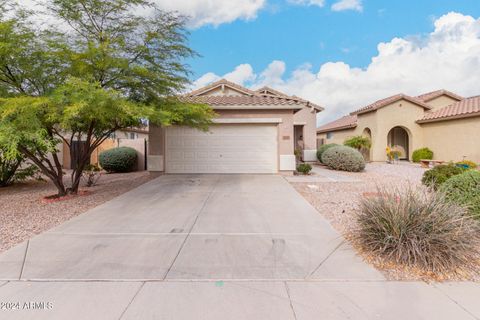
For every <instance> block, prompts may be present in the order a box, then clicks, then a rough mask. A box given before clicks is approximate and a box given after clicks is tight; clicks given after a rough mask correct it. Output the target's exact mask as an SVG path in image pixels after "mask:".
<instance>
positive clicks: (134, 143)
mask: <svg viewBox="0 0 480 320" xmlns="http://www.w3.org/2000/svg"><path fill="white" fill-rule="evenodd" d="M147 143H148V126H145V127H142V128H125V129H122V130H118V131H116V132H114V133H113V134H112V135H111V138H110V139H107V140H105V141H104V142H103V143H102V144H101V145H100V146H99V147H98V148H97V149H95V150H94V151H93V152H92V155H91V156H90V164H95V165H98V164H99V160H98V156H99V155H100V153H101V152H102V151H105V150H109V149H112V148H117V147H130V148H133V149H135V150H136V151H137V163H138V166H137V170H140V171H141V170H146V161H145V160H146V157H145V154H146V153H147V152H146V150H147ZM83 145H84V142H83V141H74V142H73V148H74V149H73V157H76V156H78V154H79V152H78V151H79V149H80V148H82V147H83ZM59 150H60V151H61V152H60V154H61V157H60V158H61V159H62V161H63V163H62V164H63V168H64V169H72V168H74V166H75V164H76V161H75V160H73V161H72V155H71V152H70V148H69V147H68V145H67V144H66V143H65V142H63V143H62V145H61V146H60V147H59Z"/></svg>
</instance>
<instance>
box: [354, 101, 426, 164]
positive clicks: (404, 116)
mask: <svg viewBox="0 0 480 320" xmlns="http://www.w3.org/2000/svg"><path fill="white" fill-rule="evenodd" d="M376 113H377V115H376V117H377V119H378V121H376V128H375V129H372V142H373V143H372V144H373V148H372V151H371V156H372V160H373V161H384V160H385V159H386V155H385V148H386V147H387V143H388V140H387V138H388V132H389V131H390V130H391V129H392V128H394V127H397V126H398V127H402V128H404V129H405V130H406V131H407V132H408V136H409V156H408V158H409V159H411V157H412V153H413V150H415V149H418V148H421V147H423V146H424V142H423V131H422V127H421V126H420V125H418V124H417V123H416V121H417V120H418V119H421V118H422V116H423V114H424V109H423V108H422V107H419V106H417V105H415V104H413V103H411V102H409V101H406V100H400V101H398V102H395V103H393V104H391V105H388V106H386V107H383V108H380V109H378V110H377V111H376ZM360 117H361V116H359V118H360Z"/></svg>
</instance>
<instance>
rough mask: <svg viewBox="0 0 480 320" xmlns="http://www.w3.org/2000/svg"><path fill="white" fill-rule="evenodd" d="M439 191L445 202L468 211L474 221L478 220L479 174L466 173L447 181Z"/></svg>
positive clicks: (479, 212)
mask: <svg viewBox="0 0 480 320" xmlns="http://www.w3.org/2000/svg"><path fill="white" fill-rule="evenodd" d="M440 191H441V192H443V193H444V194H445V197H446V199H447V200H449V201H451V202H453V203H456V204H458V205H461V206H463V207H465V208H467V209H468V211H469V212H470V213H471V214H472V216H473V217H475V218H476V219H480V172H479V171H476V170H470V171H466V172H464V173H462V174H459V175H457V176H454V177H452V178H450V179H448V180H447V181H446V182H445V183H444V184H443V185H442V186H441V187H440Z"/></svg>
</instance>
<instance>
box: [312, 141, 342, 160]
mask: <svg viewBox="0 0 480 320" xmlns="http://www.w3.org/2000/svg"><path fill="white" fill-rule="evenodd" d="M336 146H338V144H336V143H329V144H324V145H322V146H320V148H318V150H317V159H318V161H320V162H321V163H323V162H322V154H323V153H324V152H325V151H327V150H328V149H330V148H331V147H336Z"/></svg>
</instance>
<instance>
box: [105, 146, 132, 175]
mask: <svg viewBox="0 0 480 320" xmlns="http://www.w3.org/2000/svg"><path fill="white" fill-rule="evenodd" d="M99 160H100V166H101V167H102V168H103V169H104V170H105V171H107V172H130V171H133V170H134V168H135V166H136V164H137V152H136V151H135V149H133V148H129V147H120V148H113V149H110V150H106V151H103V152H102V153H100V156H99Z"/></svg>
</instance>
